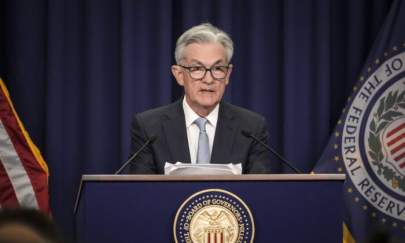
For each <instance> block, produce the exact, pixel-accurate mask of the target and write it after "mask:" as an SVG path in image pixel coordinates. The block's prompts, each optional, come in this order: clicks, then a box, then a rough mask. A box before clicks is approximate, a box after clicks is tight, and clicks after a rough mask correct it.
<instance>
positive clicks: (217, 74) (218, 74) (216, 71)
mask: <svg viewBox="0 0 405 243" xmlns="http://www.w3.org/2000/svg"><path fill="white" fill-rule="evenodd" d="M227 72H228V67H225V66H217V67H212V68H211V73H212V76H213V77H214V78H217V79H223V78H225V77H226V74H227Z"/></svg>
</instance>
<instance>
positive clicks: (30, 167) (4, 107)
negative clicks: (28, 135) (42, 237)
mask: <svg viewBox="0 0 405 243" xmlns="http://www.w3.org/2000/svg"><path fill="white" fill-rule="evenodd" d="M0 92H1V93H0V119H1V120H2V121H3V125H4V128H5V129H6V131H7V134H8V135H9V137H10V140H11V142H12V143H13V145H14V148H15V151H16V153H17V154H18V156H19V158H20V160H21V162H22V165H23V166H24V169H25V171H26V173H27V175H28V177H29V178H30V181H31V184H32V187H33V189H34V192H35V196H36V199H37V201H38V206H39V208H40V209H41V210H43V211H45V212H47V213H49V212H50V209H49V199H48V198H49V195H48V176H47V174H46V172H45V171H44V170H43V169H42V167H41V165H40V164H39V162H38V161H37V159H36V158H35V156H34V155H33V153H32V151H31V149H30V147H29V145H28V142H27V140H26V139H25V137H24V134H23V132H22V130H21V128H20V126H19V125H18V121H17V119H16V117H15V115H14V113H13V110H12V108H11V106H10V104H9V102H8V100H7V99H6V96H5V93H4V91H3V90H2V89H0Z"/></svg>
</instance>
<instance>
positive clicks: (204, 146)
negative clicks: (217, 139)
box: [194, 117, 211, 164]
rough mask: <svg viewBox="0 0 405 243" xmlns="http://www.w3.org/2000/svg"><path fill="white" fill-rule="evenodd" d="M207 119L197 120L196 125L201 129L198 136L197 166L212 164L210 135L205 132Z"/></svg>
mask: <svg viewBox="0 0 405 243" xmlns="http://www.w3.org/2000/svg"><path fill="white" fill-rule="evenodd" d="M207 121H208V120H207V119H206V118H202V117H200V118H197V119H196V120H195V121H194V123H195V124H196V125H197V126H198V128H199V129H200V134H199V136H198V149H197V161H196V162H197V164H207V163H210V160H211V155H210V144H209V141H208V134H207V131H206V130H205V125H206V124H207Z"/></svg>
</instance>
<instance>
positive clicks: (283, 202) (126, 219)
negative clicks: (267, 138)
mask: <svg viewBox="0 0 405 243" xmlns="http://www.w3.org/2000/svg"><path fill="white" fill-rule="evenodd" d="M135 177H136V176H135ZM132 178H134V177H132ZM159 178H163V177H159ZM83 185H84V186H83V188H82V191H81V198H80V201H79V204H78V208H77V212H76V219H77V224H76V225H77V237H78V241H79V242H88V243H92V242H174V237H173V223H174V219H175V216H176V212H177V210H178V209H179V207H180V206H181V205H182V203H183V202H184V201H185V200H187V198H189V197H190V196H191V195H193V194H195V193H196V192H199V191H202V190H206V189H223V190H226V191H229V192H231V193H233V194H235V195H237V196H238V197H240V198H241V199H242V200H243V201H244V202H245V203H246V204H247V206H248V207H249V208H250V210H251V212H252V215H253V219H254V223H255V237H254V242H277V243H278V242H288V243H294V242H297V243H302V242H323V243H324V242H328V243H333V242H336V243H337V242H339V243H341V242H342V212H343V200H342V180H319V179H315V180H311V179H305V180H300V179H289V180H285V179H283V180H277V178H276V179H272V180H264V179H263V180H255V179H254V178H253V179H251V180H238V179H229V180H226V179H225V180H224V179H223V180H187V179H184V180H173V179H171V180H163V179H162V180H158V179H156V180H141V179H139V178H137V179H128V180H102V179H100V180H88V181H86V180H85V181H84V182H83Z"/></svg>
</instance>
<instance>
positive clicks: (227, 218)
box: [173, 189, 255, 243]
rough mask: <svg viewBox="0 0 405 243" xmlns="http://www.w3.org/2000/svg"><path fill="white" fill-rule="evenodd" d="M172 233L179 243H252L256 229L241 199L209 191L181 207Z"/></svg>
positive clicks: (222, 191) (216, 190)
mask: <svg viewBox="0 0 405 243" xmlns="http://www.w3.org/2000/svg"><path fill="white" fill-rule="evenodd" d="M173 233H174V239H175V242H176V243H183V242H184V243H191V242H193V243H207V242H212V243H214V242H217V243H233V242H253V238H254V233H255V225H254V221H253V217H252V213H251V212H250V210H249V208H248V207H247V205H246V204H245V203H244V202H243V201H242V199H240V198H239V197H238V196H236V195H235V194H233V193H231V192H228V191H225V190H221V189H208V190H203V191H200V192H197V193H195V194H193V195H191V196H190V197H189V198H188V199H187V200H186V201H185V202H184V203H183V204H182V205H181V206H180V208H179V209H178V211H177V214H176V217H175V219H174V225H173Z"/></svg>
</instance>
